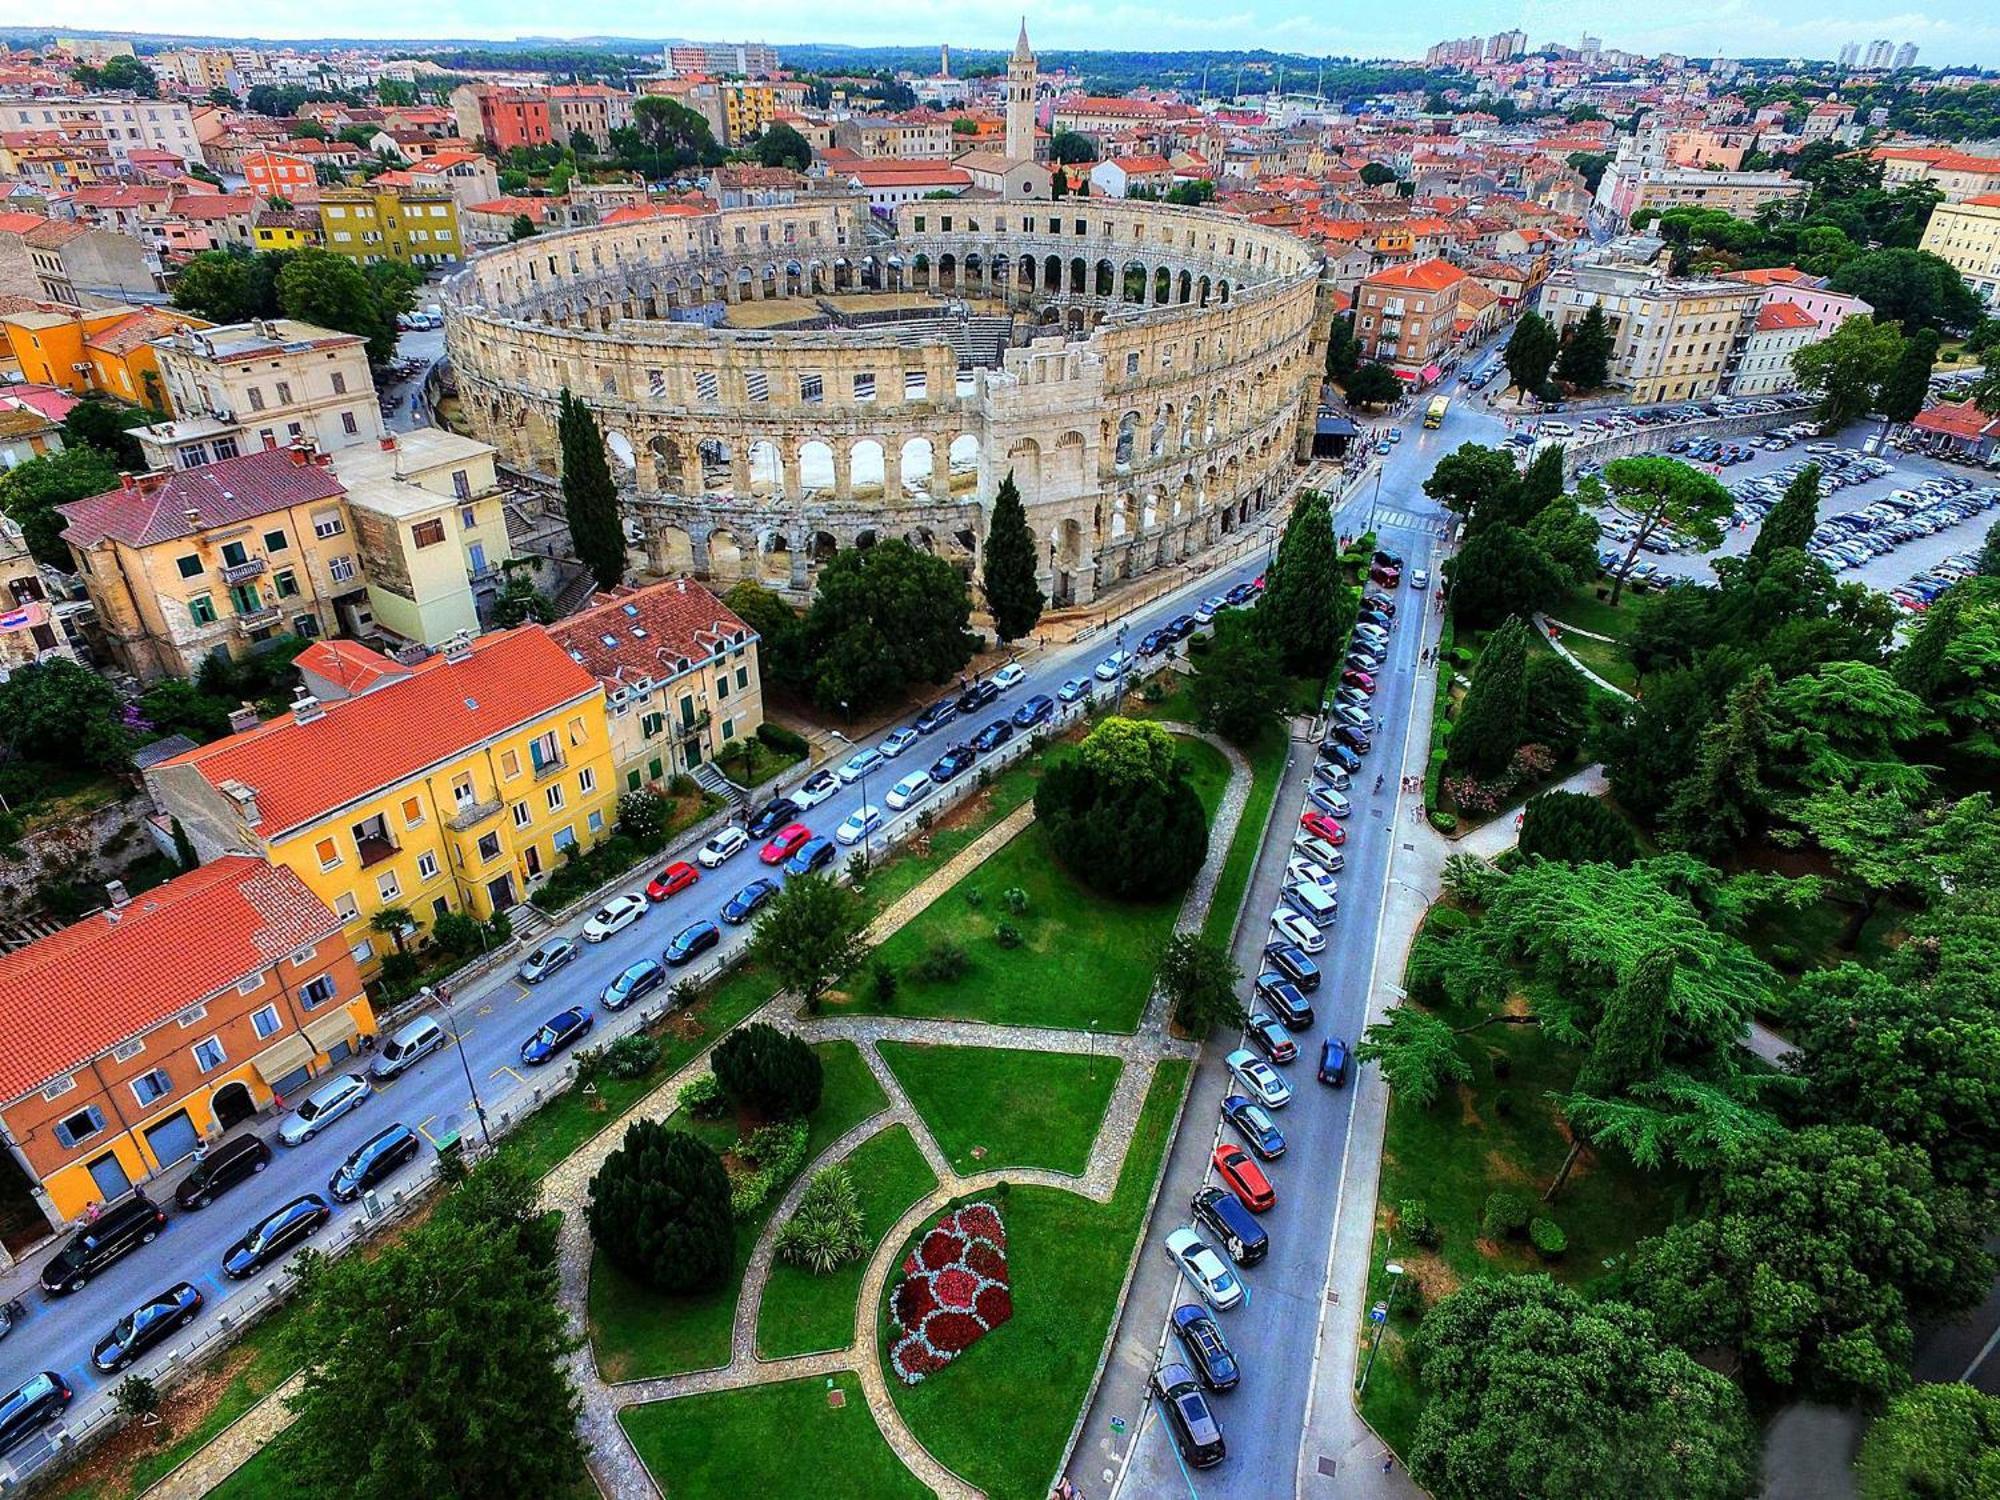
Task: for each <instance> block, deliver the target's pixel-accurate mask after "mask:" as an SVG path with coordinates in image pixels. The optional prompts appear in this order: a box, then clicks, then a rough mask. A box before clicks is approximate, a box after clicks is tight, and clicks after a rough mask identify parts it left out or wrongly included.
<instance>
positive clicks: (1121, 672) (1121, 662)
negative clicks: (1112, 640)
mask: <svg viewBox="0 0 2000 1500" xmlns="http://www.w3.org/2000/svg"><path fill="white" fill-rule="evenodd" d="M1125 631H1126V626H1125V625H1124V624H1123V623H1122V622H1121V623H1120V625H1119V626H1118V697H1117V698H1116V700H1114V701H1113V703H1112V705H1111V711H1112V712H1113V713H1114V714H1122V713H1123V712H1125Z"/></svg>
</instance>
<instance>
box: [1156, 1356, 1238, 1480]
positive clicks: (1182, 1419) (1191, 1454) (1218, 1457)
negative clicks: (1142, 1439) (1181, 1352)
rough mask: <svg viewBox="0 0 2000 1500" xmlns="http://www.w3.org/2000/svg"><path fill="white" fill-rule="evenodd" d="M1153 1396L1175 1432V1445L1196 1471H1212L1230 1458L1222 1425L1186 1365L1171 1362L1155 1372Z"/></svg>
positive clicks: (1168, 1424)
mask: <svg viewBox="0 0 2000 1500" xmlns="http://www.w3.org/2000/svg"><path fill="white" fill-rule="evenodd" d="M1153 1393H1154V1394H1155V1395H1157V1396H1158V1397H1159V1398H1160V1410H1161V1412H1163V1413H1164V1414H1165V1419H1166V1423H1167V1426H1168V1427H1169V1428H1170V1429H1172V1431H1173V1435H1174V1446H1175V1447H1176V1448H1178V1449H1179V1450H1180V1454H1181V1457H1182V1458H1183V1459H1185V1460H1186V1461H1187V1462H1188V1464H1189V1465H1190V1466H1192V1467H1193V1468H1197V1469H1212V1468H1214V1467H1215V1466H1216V1465H1217V1464H1219V1463H1221V1462H1222V1460H1223V1459H1224V1458H1225V1457H1227V1456H1228V1452H1229V1450H1228V1447H1227V1445H1226V1444H1224V1442H1223V1441H1222V1425H1221V1424H1220V1423H1219V1422H1217V1421H1216V1420H1215V1413H1214V1412H1212V1411H1210V1410H1209V1409H1208V1398H1207V1397H1206V1396H1204V1395H1202V1393H1201V1387H1200V1386H1199V1385H1198V1384H1196V1382H1195V1378H1194V1376H1193V1375H1192V1374H1190V1373H1189V1371H1188V1367H1187V1366H1186V1365H1183V1364H1178V1363H1169V1364H1164V1365H1161V1366H1160V1367H1159V1368H1158V1369H1157V1370H1155V1371H1153Z"/></svg>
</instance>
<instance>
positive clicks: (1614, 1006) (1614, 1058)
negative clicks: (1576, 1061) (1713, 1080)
mask: <svg viewBox="0 0 2000 1500" xmlns="http://www.w3.org/2000/svg"><path fill="white" fill-rule="evenodd" d="M1673 990H1674V955H1673V950H1672V949H1670V948H1654V949H1651V950H1649V951H1647V952H1645V953H1642V954H1640V955H1639V957H1638V958H1637V959H1636V960H1635V961H1634V962H1633V964H1632V967H1631V968H1630V969H1628V970H1627V971H1626V973H1625V976H1624V978H1623V979H1622V980H1620V981H1619V984H1618V987H1617V988H1616V989H1614V990H1613V991H1612V992H1611V998H1610V999H1609V1000H1607V1001H1606V1002H1605V1006H1604V1014H1603V1016H1601V1017H1600V1018H1599V1019H1598V1022H1597V1027H1596V1029H1595V1030H1594V1031H1592V1032H1591V1036H1590V1051H1589V1052H1588V1053H1586V1054H1585V1055H1584V1059H1583V1066H1582V1067H1581V1068H1580V1069H1578V1071H1577V1075H1576V1086H1577V1089H1578V1090H1579V1091H1580V1092H1582V1093H1586V1094H1597V1095H1600V1096H1603V1097H1609V1096H1612V1095H1615V1094H1622V1093H1623V1092H1625V1090H1627V1089H1629V1088H1630V1087H1631V1086H1632V1085H1633V1084H1635V1083H1643V1082H1645V1081H1646V1080H1647V1079H1649V1078H1652V1077H1653V1076H1654V1075H1655V1074H1657V1073H1658V1072H1659V1071H1660V1063H1661V1060H1662V1059H1663V1058H1664V1056H1665V1054H1666V1044H1667V1007H1668V1003H1669V1001H1670V999H1671V997H1672V995H1673Z"/></svg>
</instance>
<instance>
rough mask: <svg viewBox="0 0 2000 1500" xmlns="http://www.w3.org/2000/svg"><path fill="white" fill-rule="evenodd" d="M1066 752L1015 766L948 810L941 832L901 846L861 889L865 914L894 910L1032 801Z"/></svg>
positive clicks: (1063, 748)
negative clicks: (1051, 766)
mask: <svg viewBox="0 0 2000 1500" xmlns="http://www.w3.org/2000/svg"><path fill="white" fill-rule="evenodd" d="M1070 749H1071V747H1070V745H1069V744H1068V743H1066V742H1058V743H1057V744H1055V745H1052V746H1051V747H1050V748H1049V749H1047V750H1045V751H1043V752H1042V753H1040V754H1039V755H1030V756H1028V757H1027V758H1026V759H1024V760H1021V761H1018V762H1016V763H1015V764H1014V765H1012V766H1009V767H1008V768H1007V769H1006V770H1005V771H1002V772H1001V773H1000V774H999V775H998V776H996V777H994V778H993V780H992V782H991V783H990V784H988V785H987V786H986V787H985V789H984V790H982V791H980V792H977V793H975V794H974V795H973V796H972V797H971V798H970V799H969V800H968V801H966V802H962V803H960V804H959V805H958V806H957V807H956V808H953V809H952V811H951V813H950V814H949V815H948V821H947V822H945V823H944V824H943V825H942V826H940V827H934V828H932V829H931V830H930V831H929V832H928V833H927V834H924V835H923V836H921V837H920V838H917V839H912V840H911V841H910V842H908V843H906V844H904V845H902V846H901V848H900V849H899V851H898V853H897V854H896V856H895V858H894V859H892V860H890V861H888V862H887V863H886V864H881V865H878V866H876V868H875V869H874V870H872V871H870V872H869V875H868V879H867V881H866V883H865V884H864V885H863V887H862V899H863V900H864V901H865V902H866V903H867V905H868V908H869V910H870V911H881V910H883V909H884V908H886V907H889V906H892V905H894V904H895V902H896V901H897V899H898V898H899V897H902V896H904V895H907V894H908V893H909V892H910V891H913V890H915V889H916V888H917V887H918V886H919V885H922V884H923V883H924V881H926V880H928V879H929V878H930V877H931V876H932V875H934V874H936V873H937V872H938V870H939V869H941V868H942V867H943V866H944V865H945V863H946V862H947V861H949V860H950V859H951V858H952V857H953V856H954V855H956V854H958V853H960V852H961V851H962V850H963V849H964V848H965V847H966V846H967V845H968V844H970V843H972V842H973V840H975V839H977V838H978V837H979V836H980V835H981V834H983V833H984V832H986V830H987V829H989V828H991V827H992V826H993V825H994V824H995V823H997V822H999V821H1000V820H1001V819H1002V818H1004V817H1006V816H1007V814H1008V813H1010V812H1012V811H1013V810H1014V809H1015V808H1017V807H1019V806H1020V805H1021V804H1022V803H1023V802H1026V801H1028V800H1029V799H1030V798H1032V797H1033V796H1034V795H1035V786H1036V784H1037V783H1038V782H1040V780H1041V779H1042V772H1043V770H1044V769H1045V768H1046V767H1047V766H1048V764H1049V762H1050V761H1051V760H1052V759H1053V758H1055V757H1058V756H1062V755H1066V754H1068V753H1069V751H1070Z"/></svg>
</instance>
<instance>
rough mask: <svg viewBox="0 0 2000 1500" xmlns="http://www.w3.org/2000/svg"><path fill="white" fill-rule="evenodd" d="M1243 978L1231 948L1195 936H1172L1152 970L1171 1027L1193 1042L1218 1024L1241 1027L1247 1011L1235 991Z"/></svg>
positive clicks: (1186, 934) (1162, 947) (1178, 934)
mask: <svg viewBox="0 0 2000 1500" xmlns="http://www.w3.org/2000/svg"><path fill="white" fill-rule="evenodd" d="M1242 980H1243V975H1242V974H1241V972H1239V971H1238V969H1237V967H1236V965H1235V963H1234V962H1232V961H1231V959H1230V957H1229V950H1228V949H1227V948H1226V947H1224V946H1223V945H1222V944H1221V943H1217V942H1212V941H1210V940H1209V939H1208V938H1205V937H1203V936H1202V935H1201V934H1200V933H1198V932H1177V933H1174V934H1173V935H1172V936H1170V937H1169V938H1168V939H1167V940H1166V942H1165V943H1163V944H1161V946H1160V954H1159V959H1158V961H1157V963H1156V964H1155V965H1154V970H1153V982H1154V983H1155V984H1157V985H1158V986H1159V989H1160V993H1161V994H1162V995H1164V996H1166V999H1167V1008H1168V1010H1169V1012H1170V1013H1171V1014H1172V1016H1173V1018H1174V1024H1175V1025H1176V1026H1178V1027H1180V1029H1181V1030H1182V1032H1184V1033H1185V1034H1186V1035H1188V1036H1191V1037H1195V1038H1197V1039H1199V1038H1201V1037H1205V1036H1207V1035H1208V1034H1209V1032H1211V1031H1213V1030H1214V1029H1215V1028H1216V1027H1217V1026H1228V1027H1235V1026H1241V1025H1242V1024H1243V1022H1244V1019H1245V1016H1246V1015H1247V1012H1246V1011H1245V1010H1244V1006H1243V1001H1242V1000H1241V998H1239V996H1238V995H1237V993H1236V991H1237V987H1238V985H1240V984H1241V983H1242Z"/></svg>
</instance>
